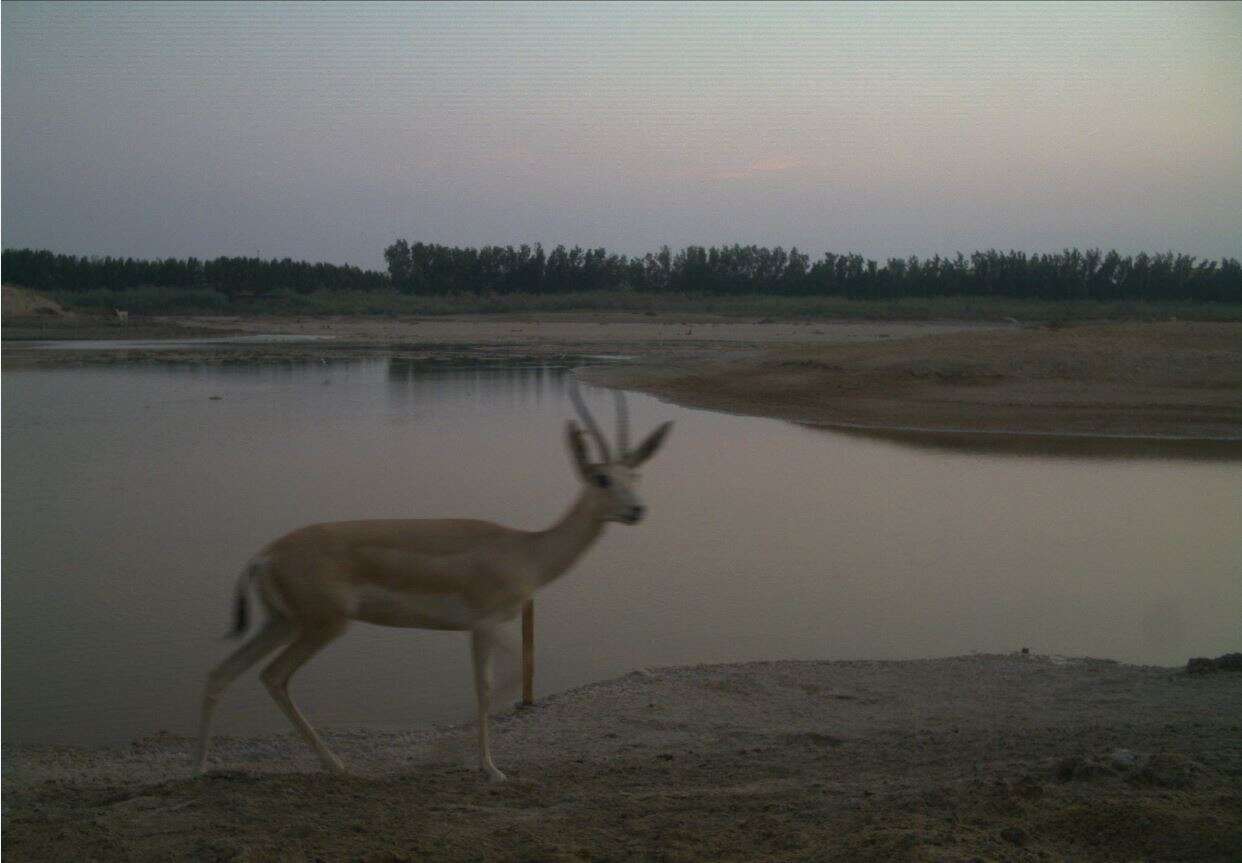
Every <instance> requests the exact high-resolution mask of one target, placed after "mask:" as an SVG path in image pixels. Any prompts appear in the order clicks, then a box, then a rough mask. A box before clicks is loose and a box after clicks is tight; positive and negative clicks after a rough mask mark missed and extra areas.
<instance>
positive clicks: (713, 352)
mask: <svg viewBox="0 0 1242 863" xmlns="http://www.w3.org/2000/svg"><path fill="white" fill-rule="evenodd" d="M41 323H42V322H35V323H30V324H23V321H22V320H21V319H9V320H6V322H5V336H6V340H5V342H4V364H5V367H7V368H12V369H17V368H27V367H38V366H64V365H105V364H113V363H133V362H144V363H178V364H224V363H298V362H318V361H328V362H331V361H335V360H353V359H360V358H371V359H374V358H399V359H403V360H412V361H419V360H426V361H429V362H440V361H462V360H467V361H469V360H518V359H520V360H541V361H553V362H574V361H575V360H576V359H578V358H587V357H592V356H601V355H603V356H610V357H616V356H624V357H628V358H631V359H632V360H633V362H631V363H628V364H626V365H625V366H623V367H617V368H614V369H611V370H610V371H608V372H607V373H606V374H605V373H604V372H602V371H600V370H596V371H594V372H593V373H592V374H593V375H594V376H595V377H596V379H597V380H599V381H601V382H606V383H610V384H613V385H617V386H625V387H629V388H634V389H641V390H645V391H647V392H651V393H654V394H656V395H658V396H661V397H663V398H667V399H669V400H671V401H676V402H679V403H682V404H687V405H691V406H697V407H705V408H710V409H716V410H726V411H731V412H736V413H747V414H754V415H760V416H771V417H778V418H782V419H788V420H793V421H797V422H807V423H815V424H824V425H833V426H838V427H855V428H885V429H893V428H903V429H931V430H960V431H984V432H996V431H1004V432H1024V433H1035V434H1075V435H1117V436H1144V437H1189V438H1217V439H1221V438H1235V439H1236V438H1242V324H1238V323H1215V324H1214V323H1185V322H1164V323H1114V324H1101V325H1090V326H1088V325H1081V326H1070V327H1064V328H1057V329H1054V328H1049V327H1028V326H1013V325H1003V326H999V327H998V326H996V325H978V324H971V323H966V322H874V321H859V322H824V321H769V320H767V319H763V320H760V321H746V320H738V319H736V318H720V317H712V316H706V315H700V316H693V317H691V316H686V317H680V316H679V317H676V318H674V317H657V318H652V317H647V316H642V315H632V314H561V315H552V314H545V315H540V316H538V317H533V318H532V317H524V316H482V315H475V316H460V317H450V318H399V319H393V318H267V317H264V318H238V317H203V316H194V317H176V318H174V317H168V318H155V319H150V320H146V319H131V321H130V322H129V323H128V324H126V325H120V324H117V323H116V322H105V323H107V326H106V327H105V328H104V330H102V331H101V330H100V327H101V326H104V324H101V323H100V321H98V320H96V321H94V322H93V323H92V324H91V326H90V327H89V328H88V330H86V331H84V332H88V333H89V335H90V337H91V338H99V337H101V332H102V336H107V337H111V338H136V337H146V336H148V335H150V336H152V337H162V338H167V337H168V336H170V335H173V334H177V333H178V332H180V333H182V334H186V335H196V336H201V335H218V334H221V333H232V334H242V335H254V334H259V333H266V334H279V335H286V336H317V337H323V336H327V337H329V338H327V339H321V340H316V341H308V342H303V343H282V344H272V345H254V344H250V345H245V346H235V347H233V348H230V349H223V348H218V349H213V350H210V351H205V350H197V349H178V350H153V349H151V348H149V347H143V346H136V347H132V348H127V349H125V350H75V351H47V350H40V349H36V348H34V347H32V346H31V345H30V343H29V342H26V341H22V340H20V339H29V338H32V337H34V336H37V335H38V334H39V333H40V332H41V330H39V329H38V328H37V327H38V326H39V325H41ZM58 326H59V325H58ZM31 327H35V329H31ZM72 329H73V328H72V327H70V329H68V330H66V329H63V328H62V329H59V330H49V331H48V332H49V334H50V335H51V334H56V333H59V334H60V336H65V335H68V334H70V333H71V331H72Z"/></svg>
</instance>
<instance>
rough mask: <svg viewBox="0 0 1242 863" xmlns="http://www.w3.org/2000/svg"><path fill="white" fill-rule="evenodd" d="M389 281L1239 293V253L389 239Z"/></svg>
mask: <svg viewBox="0 0 1242 863" xmlns="http://www.w3.org/2000/svg"><path fill="white" fill-rule="evenodd" d="M384 258H385V260H387V262H388V274H389V278H390V279H391V282H392V285H393V287H394V288H395V289H396V290H398V291H402V292H405V293H412V294H451V293H459V292H463V291H471V292H476V293H496V294H506V293H519V292H528V293H572V292H578V291H596V290H631V291H639V292H652V293H664V292H679V293H687V294H716V295H738V294H785V295H793V296H799V295H800V296H844V297H850V298H857V299H891V298H896V297H935V296H996V297H1006V298H1023V299H1045V300H1077V299H1083V300H1086V299H1091V300H1106V301H1107V300H1121V299H1139V300H1172V299H1176V300H1199V301H1232V302H1237V301H1242V263H1239V262H1238V260H1237V259H1235V258H1222V259H1220V260H1218V261H1213V260H1202V261H1201V260H1199V259H1197V258H1196V257H1194V256H1191V255H1182V254H1174V253H1173V252H1166V253H1163V254H1155V255H1151V254H1147V253H1141V254H1138V255H1133V256H1124V257H1123V256H1122V255H1120V254H1119V253H1117V252H1116V251H1110V252H1107V253H1104V252H1101V251H1100V250H1099V249H1088V250H1087V251H1085V252H1081V251H1079V250H1078V249H1066V250H1065V251H1063V252H1058V253H1053V254H1030V255H1028V254H1026V253H1025V252H1018V251H1008V252H1000V251H997V250H995V249H989V250H988V251H986V252H975V253H974V254H972V255H970V256H969V257H966V256H965V255H963V254H961V253H960V252H959V253H958V254H957V255H956V256H955V257H952V258H949V257H944V258H942V257H940V256H939V255H935V256H932V257H930V258H922V259H920V258H918V257H916V256H911V257H909V258H889V259H888V260H886V261H884V262H883V263H880V262H878V261H875V260H871V259H867V258H864V257H863V256H862V255H858V254H843V255H842V254H834V253H832V252H826V253H825V254H824V255H823V256H822V257H820V258H817V259H815V260H812V259H811V257H810V256H809V255H807V254H804V253H803V252H800V251H799V250H798V249H797V248H796V247H795V248H792V249H790V250H788V251H786V250H785V249H784V248H782V247H780V246H777V247H776V248H767V247H764V246H754V245H750V246H742V245H732V246H719V247H717V246H713V247H711V248H705V247H703V246H687V247H685V248H684V249H682V250H680V251H678V252H676V253H674V252H672V251H671V250H670V249H669V247H668V246H664V247H662V248H661V249H660V250H659V251H658V252H654V253H651V252H649V253H647V254H646V255H644V256H642V257H627V256H625V255H616V254H609V253H608V251H607V250H606V249H603V248H597V249H581V248H578V247H574V248H572V249H566V248H565V247H564V246H557V247H556V248H555V249H553V250H552V251H551V252H550V253H545V252H544V250H543V247H542V246H540V245H538V244H536V245H534V246H527V245H523V246H519V247H517V248H514V247H513V246H504V247H500V246H484V247H482V248H478V249H474V248H459V247H455V246H443V245H436V244H430V243H414V244H410V243H409V242H408V241H406V240H398V241H397V242H395V243H393V244H392V245H391V246H389V247H388V248H387V249H385V250H384Z"/></svg>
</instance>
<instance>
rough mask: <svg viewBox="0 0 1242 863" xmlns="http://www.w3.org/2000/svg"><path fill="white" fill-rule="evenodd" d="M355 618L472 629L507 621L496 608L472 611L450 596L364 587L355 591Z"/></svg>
mask: <svg viewBox="0 0 1242 863" xmlns="http://www.w3.org/2000/svg"><path fill="white" fill-rule="evenodd" d="M353 616H354V618H355V619H357V620H362V621H366V622H367V623H378V624H380V625H381V626H405V627H411V628H415V629H454V630H458V629H474V628H476V627H478V626H480V625H485V624H489V623H493V622H495V623H498V622H500V621H501V620H504V619H506V617H505V616H504V615H503V613H499V614H498V612H497V610H496V609H488V608H474V607H471V606H469V605H467V604H466V603H465V601H464V600H462V599H461V597H459V596H455V595H453V594H409V593H398V592H396V591H391V590H386V589H385V588H382V587H376V586H373V585H364V586H361V587H358V588H355V590H354V614H353Z"/></svg>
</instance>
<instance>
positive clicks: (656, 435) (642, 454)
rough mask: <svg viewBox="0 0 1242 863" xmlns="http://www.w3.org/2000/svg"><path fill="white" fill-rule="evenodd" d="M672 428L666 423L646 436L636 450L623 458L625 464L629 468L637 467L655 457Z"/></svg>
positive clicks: (671, 425)
mask: <svg viewBox="0 0 1242 863" xmlns="http://www.w3.org/2000/svg"><path fill="white" fill-rule="evenodd" d="M672 427H673V424H672V422H666V423H664V424H663V425H661V426H660V427H659V428H658V429H656V430H655V431H653V432H652V433H651V434H649V435H647V439H646V440H645V441H643V442H642V443H640V444H639V445H638V449H636V450H634V451H633V452H632V453H630V454H629V455H627V456H626V457H625V463H626V464H627V465H629V466H630V467H638V466H639V465H640V464H642V463H643V462H645V461H646V460H647V459H649V458H651V457H652V456H653V455H655V451H656V450H658V449H659V448H660V445H661V444H663V443H664V438H665V437H667V436H668V430H669V429H671V428H672Z"/></svg>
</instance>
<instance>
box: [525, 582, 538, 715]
mask: <svg viewBox="0 0 1242 863" xmlns="http://www.w3.org/2000/svg"><path fill="white" fill-rule="evenodd" d="M534 703H535V600H533V599H530V600H527V601H526V604H525V605H523V606H522V705H523V706H524V707H530V706H531V705H532V704H534Z"/></svg>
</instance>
